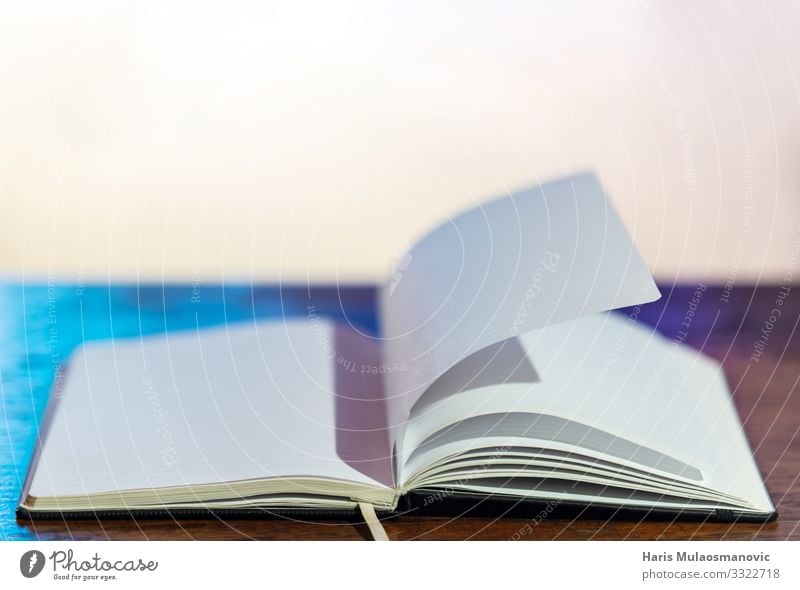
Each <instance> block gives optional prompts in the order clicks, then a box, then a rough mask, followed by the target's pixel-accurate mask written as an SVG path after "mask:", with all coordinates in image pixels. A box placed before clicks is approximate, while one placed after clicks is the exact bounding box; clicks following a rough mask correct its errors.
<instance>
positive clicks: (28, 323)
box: [0, 284, 800, 540]
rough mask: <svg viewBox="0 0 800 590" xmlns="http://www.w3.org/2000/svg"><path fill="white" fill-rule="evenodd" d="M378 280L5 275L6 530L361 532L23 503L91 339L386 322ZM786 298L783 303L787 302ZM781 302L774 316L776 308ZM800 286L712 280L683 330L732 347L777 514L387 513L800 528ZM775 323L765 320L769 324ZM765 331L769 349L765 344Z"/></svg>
mask: <svg viewBox="0 0 800 590" xmlns="http://www.w3.org/2000/svg"><path fill="white" fill-rule="evenodd" d="M695 289H696V286H695V285H684V286H680V287H676V288H670V287H669V286H662V291H663V292H664V297H663V298H662V299H661V300H660V301H659V302H657V303H655V304H651V305H650V306H647V307H646V308H645V309H644V310H643V311H642V313H641V315H640V317H641V319H642V320H644V321H646V322H648V323H650V324H652V325H654V326H657V328H658V329H659V330H660V331H662V332H663V333H664V334H666V335H667V336H669V337H675V336H676V335H677V333H678V330H679V329H680V326H681V323H682V322H683V321H684V318H685V316H686V314H687V310H688V309H689V306H688V302H689V300H690V299H691V297H692V293H693V292H694V291H695ZM373 295H374V294H373V292H372V290H371V289H370V288H366V287H365V288H352V289H347V290H346V291H337V290H336V289H330V288H327V289H326V288H321V289H314V290H313V291H312V292H309V291H308V290H307V289H305V288H302V287H301V288H291V289H282V290H281V289H277V288H275V287H269V286H263V287H254V288H251V287H249V286H225V287H221V286H211V287H210V286H206V285H203V286H194V287H192V286H147V287H136V286H124V285H119V286H113V287H102V286H98V287H80V286H75V285H61V284H59V285H51V286H50V287H48V286H47V285H27V286H25V287H22V286H18V285H5V286H0V309H1V310H2V316H1V317H0V395H1V396H2V402H3V403H2V408H1V410H0V411H2V413H0V539H35V538H39V539H184V540H188V539H363V538H365V537H366V536H367V533H366V528H365V527H364V526H363V525H360V524H358V523H354V522H322V523H307V522H296V521H288V520H228V521H220V520H213V519H211V520H193V521H179V522H178V521H172V520H160V521H159V520H140V521H104V522H97V521H72V522H37V523H33V522H28V521H17V520H16V519H15V516H14V509H15V508H16V504H17V500H18V496H19V489H20V484H21V482H22V480H23V478H24V477H25V473H26V470H27V466H28V460H29V457H30V452H31V449H32V445H33V441H34V437H35V433H36V424H37V420H38V418H40V417H41V415H42V410H43V408H44V404H45V402H46V400H47V397H48V393H49V387H50V382H51V380H52V377H53V370H54V369H53V367H54V364H56V363H57V362H58V361H59V360H60V359H63V358H65V357H66V355H67V354H68V353H69V352H70V351H71V350H72V349H73V348H74V347H75V346H76V345H78V344H79V343H80V342H81V340H83V339H98V338H108V337H111V336H116V337H124V336H133V335H138V334H141V333H154V332H161V331H164V330H165V329H180V328H184V329H185V328H190V327H195V326H198V325H200V326H207V325H213V324H219V323H222V322H225V321H242V320H247V319H252V318H253V317H259V318H266V317H274V316H276V315H278V314H281V313H289V314H295V315H296V314H300V315H303V314H305V313H307V306H308V304H309V303H312V304H314V305H315V307H316V312H317V313H318V314H324V315H330V316H334V317H340V318H341V317H344V316H346V317H347V318H348V319H349V320H350V321H352V322H354V323H355V324H357V325H359V326H361V327H362V328H364V329H367V330H374V329H375V318H374V296H373ZM779 299H780V300H781V301H782V302H783V303H782V305H780V304H777V303H776V302H777V301H778V300H779ZM777 307H780V310H781V316H780V317H779V318H777V321H776V322H775V323H774V325H773V326H771V327H770V325H769V324H765V322H769V321H770V316H771V315H772V310H773V309H774V308H777ZM798 321H800V296H799V295H797V294H796V293H794V292H790V293H788V294H787V292H786V290H785V289H784V290H783V291H782V290H781V288H780V286H774V287H759V288H752V287H736V288H735V289H734V290H733V291H732V292H731V293H730V296H729V297H726V295H725V291H724V290H723V289H721V288H716V287H714V288H712V287H709V288H708V289H707V290H706V291H705V292H704V293H703V296H702V300H701V303H700V305H699V307H698V308H697V310H696V312H695V315H694V316H693V318H692V321H691V327H690V329H689V334H688V336H687V337H686V341H687V342H688V343H689V344H691V345H693V346H695V347H697V348H702V349H703V350H704V351H705V352H706V353H707V354H709V355H711V356H713V357H715V358H717V359H719V360H721V361H722V362H723V365H724V367H725V371H726V374H727V376H728V380H729V382H730V384H731V387H732V389H733V390H734V398H735V402H736V407H737V408H738V410H739V415H740V416H741V418H742V420H743V422H744V423H745V428H746V430H747V434H748V436H749V439H750V442H751V445H752V446H753V448H754V449H755V454H756V459H757V461H758V464H759V467H760V468H761V472H762V473H763V474H764V475H765V477H766V481H767V486H768V487H769V490H770V493H771V494H772V497H773V499H774V500H775V503H776V504H777V506H778V510H779V512H780V517H779V519H778V520H777V521H774V522H771V523H767V524H762V525H752V524H705V523H698V522H670V521H649V522H631V521H621V520H612V521H593V520H583V519H580V518H577V519H576V518H560V517H559V514H558V513H557V512H556V513H555V514H554V515H552V516H550V517H549V518H547V519H546V520H544V521H542V522H541V523H539V524H536V523H533V522H531V521H527V520H520V519H489V518H475V517H466V516H465V517H459V518H455V519H451V518H421V517H413V516H405V517H402V518H399V519H395V520H389V521H387V522H385V527H386V530H387V532H388V534H389V537H390V538H391V539H395V540H400V539H523V540H532V539H675V540H677V539H737V540H750V539H800V444H799V443H800V440H799V437H798V431H800V390H799V389H798V381H799V380H800V336H797V328H798ZM762 329H763V330H765V331H762ZM759 342H760V343H761V344H763V354H761V355H760V356H758V355H756V356H757V358H758V360H753V356H754V354H756V352H757V350H758V349H759V348H760V347H761V344H757V343H759Z"/></svg>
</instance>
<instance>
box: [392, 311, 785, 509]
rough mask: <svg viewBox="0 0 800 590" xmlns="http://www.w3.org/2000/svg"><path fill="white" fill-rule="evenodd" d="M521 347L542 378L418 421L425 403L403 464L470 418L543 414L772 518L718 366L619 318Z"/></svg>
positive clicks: (476, 393) (581, 323)
mask: <svg viewBox="0 0 800 590" xmlns="http://www.w3.org/2000/svg"><path fill="white" fill-rule="evenodd" d="M519 343H520V345H521V347H522V348H523V349H524V350H525V351H526V352H527V354H528V358H529V359H530V360H531V361H532V363H533V364H534V366H535V367H536V379H530V380H529V381H528V382H527V383H526V382H512V381H511V380H509V381H508V382H506V383H502V382H500V383H495V384H493V385H488V386H478V387H477V388H473V389H469V390H465V391H460V392H459V393H456V394H455V395H452V396H450V397H446V398H442V399H438V400H435V401H433V403H432V404H430V405H426V407H425V408H424V409H422V411H420V412H419V413H418V408H422V407H423V405H424V404H422V403H421V404H420V405H419V406H418V408H415V410H414V415H415V417H414V418H413V419H412V421H411V422H410V423H409V426H408V430H407V432H406V437H405V443H406V445H407V448H406V451H405V455H406V456H408V455H410V454H411V452H413V450H414V449H413V447H415V446H416V445H417V444H419V443H420V442H422V441H423V440H424V439H425V438H427V437H428V436H430V435H431V434H433V433H435V432H437V431H439V430H440V429H442V428H446V427H447V426H448V425H451V424H453V423H455V422H458V421H462V420H465V419H467V418H469V417H471V416H480V415H492V416H494V417H495V421H496V422H499V421H500V420H501V419H502V418H503V417H504V416H506V415H508V414H509V413H523V412H524V413H530V414H531V415H533V414H545V415H550V416H557V417H559V418H562V419H565V420H571V421H576V422H579V423H581V424H584V425H587V426H590V427H592V428H597V429H601V430H603V431H605V432H608V433H611V434H613V435H615V436H618V437H622V438H624V439H626V440H629V441H631V442H633V443H635V444H637V445H642V446H643V447H646V448H649V449H653V450H654V451H656V452H658V453H661V454H663V455H666V456H668V457H671V458H674V459H675V460H677V461H679V462H681V463H684V464H686V465H690V466H692V467H693V468H696V469H698V470H699V471H700V473H701V474H702V483H703V485H705V486H708V487H711V488H714V489H715V490H719V491H722V492H726V493H729V494H732V495H736V496H738V497H741V498H745V499H748V500H751V501H752V502H753V503H755V504H757V505H758V506H759V507H760V508H761V509H762V510H763V511H765V512H767V511H770V510H772V504H771V502H770V499H769V496H768V495H767V493H766V491H765V489H764V485H763V483H762V480H761V476H760V475H759V472H758V468H757V467H756V465H755V462H754V461H753V456H752V451H751V450H750V447H749V445H748V442H747V439H746V438H745V435H744V431H743V430H742V426H741V423H740V422H739V418H738V416H737V414H736V410H735V409H734V407H733V404H732V401H731V396H730V392H729V389H728V385H727V382H726V380H725V375H724V374H723V372H722V368H721V367H720V366H719V365H718V364H717V363H716V362H715V361H714V360H712V359H710V358H708V357H706V356H705V355H703V354H701V353H700V352H698V351H697V350H695V349H693V348H691V347H690V346H688V345H684V344H680V343H678V342H676V341H670V340H668V339H667V338H665V337H664V336H662V335H661V334H659V333H658V332H656V331H655V330H654V329H653V328H651V327H649V326H646V325H639V324H637V323H636V322H634V321H633V320H631V319H630V318H628V317H626V316H623V315H621V314H618V313H607V314H595V315H589V316H585V317H581V318H579V319H576V320H573V321H570V322H563V323H560V324H558V325H554V326H548V327H546V328H542V329H540V330H537V331H534V332H530V333H528V334H525V335H524V336H521V337H520V338H519ZM426 396H427V394H426ZM423 400H426V398H423ZM531 422H533V420H531ZM490 423H491V422H490ZM487 430H488V429H487ZM521 430H522V431H524V428H523V429H521ZM534 433H535V430H533V429H532V430H531V431H530V434H531V436H532V435H533V434H534ZM487 434H488V432H487ZM442 452H444V451H442ZM668 475H670V476H674V474H672V473H668Z"/></svg>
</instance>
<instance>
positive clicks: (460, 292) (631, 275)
mask: <svg viewBox="0 0 800 590" xmlns="http://www.w3.org/2000/svg"><path fill="white" fill-rule="evenodd" d="M404 267H405V268H404V269H403V271H402V272H398V273H395V276H394V277H393V278H392V281H391V282H390V283H389V284H387V285H386V286H385V287H384V288H383V289H382V292H381V294H380V314H381V322H382V337H383V345H384V358H385V359H386V361H387V362H390V363H395V362H396V363H402V366H404V367H407V370H404V371H394V372H390V373H387V375H386V396H387V411H388V415H389V416H388V417H389V425H390V426H391V427H392V429H393V434H392V436H393V439H394V440H395V441H396V440H397V438H398V437H402V433H403V428H402V427H403V425H404V424H405V422H406V421H407V419H408V416H409V414H410V411H411V408H412V406H413V405H414V403H415V402H416V401H417V400H418V399H419V398H420V397H421V395H422V394H423V392H424V391H425V390H426V388H427V387H428V386H429V385H431V383H433V381H434V380H435V379H436V378H437V377H439V376H440V375H442V374H443V373H444V372H445V371H447V370H449V369H450V368H451V367H453V366H454V365H455V364H456V363H458V362H459V361H461V360H462V359H465V358H466V357H468V356H470V355H471V354H473V353H475V352H477V351H480V350H481V349H483V348H485V347H487V346H490V345H492V344H496V343H498V342H501V341H503V340H507V339H509V338H512V337H515V336H517V335H518V334H521V333H524V332H528V331H530V330H534V329H538V328H542V327H544V326H547V325H549V324H554V323H557V322H563V321H566V320H570V319H574V318H577V317H579V316H581V315H584V314H589V313H596V312H601V311H607V310H610V309H615V308H618V307H625V306H628V305H635V304H640V303H645V302H649V301H653V300H655V299H657V298H658V297H659V296H660V294H659V292H658V289H657V288H656V286H655V283H654V282H653V279H652V277H651V276H650V273H649V271H648V270H647V268H646V267H645V265H644V262H643V261H642V259H641V257H640V255H639V253H638V252H637V250H636V248H635V246H634V245H633V243H632V241H631V239H630V236H629V235H628V232H627V231H626V230H625V227H624V226H623V224H622V222H621V221H620V219H619V217H618V216H617V214H616V212H615V211H614V209H613V207H612V206H611V204H610V203H609V201H608V199H607V198H606V195H605V194H604V192H603V189H602V188H601V187H600V185H599V183H598V182H597V180H596V179H595V178H594V176H592V175H591V174H581V175H578V176H574V177H571V178H566V179H563V180H558V181H555V182H551V183H548V184H544V185H541V186H538V187H536V188H533V189H530V190H527V191H524V192H520V193H517V194H513V195H510V196H507V197H503V198H499V199H496V200H494V201H490V202H488V203H486V204H484V205H482V206H480V207H477V208H475V209H472V210H470V211H467V212H465V213H463V214H461V215H458V216H456V217H454V218H452V219H450V220H448V221H447V222H445V223H443V224H441V225H440V226H439V227H437V228H436V229H434V230H433V231H431V232H430V233H429V234H427V235H426V236H425V237H424V238H422V239H421V240H419V241H418V242H417V243H416V244H415V245H414V246H413V247H412V248H411V249H410V251H409V252H408V254H407V255H406V256H405V257H404ZM533 361H534V365H535V359H533ZM396 446H399V445H396Z"/></svg>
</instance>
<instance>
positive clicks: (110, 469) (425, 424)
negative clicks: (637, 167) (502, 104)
mask: <svg viewBox="0 0 800 590" xmlns="http://www.w3.org/2000/svg"><path fill="white" fill-rule="evenodd" d="M658 296H659V293H658V290H657V289H656V287H655V285H654V284H653V281H652V278H651V277H650V274H649V273H648V271H647V269H646V268H645V266H644V264H643V263H642V261H641V259H640V257H639V255H638V253H637V252H636V250H635V248H634V247H633V245H632V243H631V241H630V238H629V237H628V234H627V233H626V231H625V229H624V227H623V226H622V224H621V222H620V221H619V219H618V218H617V216H616V214H615V213H614V211H613V209H612V208H611V206H610V205H609V203H608V201H607V199H606V197H605V195H604V193H603V191H602V189H601V188H600V186H599V185H598V184H597V182H596V180H595V179H594V178H593V177H592V176H591V175H580V176H576V177H572V178H568V179H564V180H560V181H557V182H553V183H550V184H546V185H542V186H540V187H537V188H535V189H532V190H530V191H526V192H523V193H519V194H515V195H513V196H509V197H505V198H501V199H498V200H494V201H491V202H489V203H487V204H485V205H483V206H481V207H479V208H476V209H473V210H470V211H468V212H466V213H464V214H462V215H460V216H458V217H455V218H453V219H450V220H449V221H448V222H446V223H444V224H443V225H441V226H440V227H438V228H436V229H435V230H433V231H432V232H431V233H429V234H428V235H427V236H425V237H424V238H423V239H421V240H420V241H419V242H417V243H416V244H415V245H414V246H413V247H412V248H411V250H410V251H409V253H408V254H407V255H406V257H404V258H403V259H402V260H401V261H400V263H399V264H398V265H397V267H396V268H395V270H394V272H393V273H392V275H391V278H390V279H389V280H387V283H386V284H385V285H384V286H382V287H381V292H380V306H379V314H380V318H379V319H380V323H381V337H380V338H371V337H369V336H367V335H365V334H361V333H360V332H359V331H358V330H357V329H355V328H354V327H352V326H348V325H344V324H338V323H333V322H330V321H328V320H325V319H322V318H319V317H317V316H316V315H315V314H314V313H313V310H310V311H309V314H308V316H307V317H300V318H286V319H283V320H280V321H275V322H270V323H256V324H252V323H251V324H243V325H242V324H240V325H228V326H223V327H218V328H213V329H208V330H202V331H196V332H191V331H190V332H182V333H175V332H170V333H168V334H166V335H163V336H158V337H153V336H150V337H144V338H138V339H129V340H115V341H113V342H109V343H87V344H86V345H85V346H83V347H82V348H81V349H80V350H79V351H77V352H76V353H75V354H74V355H73V356H72V357H71V359H70V361H69V363H68V365H67V367H66V378H65V379H64V381H63V385H62V386H61V387H60V388H59V389H58V390H56V391H55V392H54V394H53V396H52V400H51V403H50V404H49V407H48V415H47V418H46V420H45V421H44V423H43V427H42V429H41V433H40V440H39V444H38V447H37V450H36V453H35V456H34V460H33V461H32V464H31V468H30V470H29V474H28V478H27V481H26V484H25V489H24V490H23V496H22V498H21V501H20V507H19V512H20V514H21V515H26V516H30V517H59V518H61V517H79V516H82V515H87V514H91V515H96V514H99V515H101V516H102V515H116V514H123V513H125V514H127V513H130V512H134V513H139V514H142V515H158V514H164V513H167V512H168V513H170V514H173V515H181V514H186V515H193V514H200V513H204V512H208V511H212V512H226V511H228V512H230V513H237V514H244V513H247V514H250V513H260V512H264V511H268V512H283V513H292V514H299V513H305V514H307V513H315V514H320V515H321V514H341V513H342V512H344V511H353V510H354V509H355V507H356V505H357V504H358V503H362V504H364V503H366V504H369V505H372V506H374V507H375V509H377V510H379V511H395V512H398V513H399V512H402V511H404V510H408V509H411V508H414V507H425V509H426V510H428V511H430V510H431V509H433V510H434V511H435V510H436V509H437V507H439V508H442V509H445V508H446V507H447V505H448V504H449V503H451V502H454V501H456V500H465V499H466V500H468V501H474V502H495V501H497V502H501V503H504V504H503V505H508V504H512V505H513V504H523V505H528V504H529V505H531V506H536V505H540V504H541V503H543V502H553V501H557V502H560V503H565V504H571V505H578V506H590V507H600V508H606V509H610V510H617V509H626V510H639V511H656V512H659V513H663V512H664V511H668V512H674V513H676V514H693V515H701V516H708V517H712V518H714V517H716V518H720V519H724V520H731V519H736V518H740V519H753V520H757V519H760V520H764V519H767V518H770V517H772V516H773V515H774V514H775V509H774V506H773V504H772V502H771V500H770V498H769V495H768V494H767V492H766V490H765V487H764V484H763V483H762V480H761V477H760V475H759V472H758V469H757V467H756V465H755V463H754V461H753V458H752V453H751V451H750V448H749V446H748V443H747V440H746V438H745V436H744V433H743V431H742V428H741V425H740V423H739V420H738V417H737V415H736V412H735V410H734V408H733V406H732V403H731V399H730V395H729V391H728V387H727V385H726V382H725V378H724V375H723V373H722V371H721V369H720V367H719V366H718V365H717V364H716V363H715V362H713V361H711V360H710V359H707V358H705V357H704V356H702V355H700V354H699V353H697V352H696V351H694V350H692V349H690V348H685V347H683V346H679V345H677V344H676V343H675V342H672V341H668V340H665V339H664V338H663V337H661V336H659V335H658V334H656V333H653V331H652V330H651V329H647V328H643V327H640V326H637V325H636V323H635V322H634V321H633V320H632V319H631V318H630V317H628V316H625V315H621V314H618V313H609V310H612V309H615V308H619V307H626V306H631V305H638V304H643V303H645V302H648V301H652V300H654V299H656V298H657V297H658ZM667 361H668V362H667Z"/></svg>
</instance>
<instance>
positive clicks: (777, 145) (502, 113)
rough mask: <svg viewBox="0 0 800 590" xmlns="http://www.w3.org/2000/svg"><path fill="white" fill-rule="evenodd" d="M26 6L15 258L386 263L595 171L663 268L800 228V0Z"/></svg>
mask: <svg viewBox="0 0 800 590" xmlns="http://www.w3.org/2000/svg"><path fill="white" fill-rule="evenodd" d="M557 4H558V5H557V6H556V4H555V3H548V2H491V3H489V2H459V1H456V0H441V1H438V2H413V1H409V0H404V1H403V2H396V3H395V2H388V3H386V2H385V3H372V2H335V3H334V2H328V3H309V2H242V1H233V2H225V3H219V2H209V1H206V0H200V1H197V0H195V1H192V2H189V1H188V0H184V1H180V2H170V3H165V2H136V3H133V2H125V3H118V2H109V1H105V0H91V1H76V2H69V3H66V2H56V1H53V0H50V1H43V2H37V3H20V2H5V1H3V2H2V3H0V5H1V6H2V14H3V16H2V18H0V275H2V276H5V277H12V278H15V279H16V278H20V277H21V278H22V279H24V280H25V281H35V280H39V279H44V278H48V277H54V276H58V277H59V278H66V279H69V280H76V281H78V282H81V281H87V282H88V281H105V280H109V279H111V280H124V281H131V280H136V281H143V282H147V281H154V282H158V281H162V280H169V281H179V282H180V281H187V282H188V281H191V282H218V281H223V280H224V281H238V280H245V281H250V280H254V281H265V282H272V281H277V280H282V281H287V282H305V281H313V282H316V281H319V282H330V281H339V282H345V283H347V282H353V283H359V282H365V281H367V282H368V281H376V280H381V279H385V278H386V277H387V276H388V273H389V269H390V265H391V261H392V260H393V259H394V258H396V257H397V256H398V255H399V254H400V253H401V252H402V250H403V249H404V248H405V247H406V246H407V245H409V243H410V242H412V241H413V240H414V239H415V238H416V237H419V236H420V234H421V233H423V232H424V231H426V230H427V229H429V228H431V227H432V226H433V225H436V224H437V223H439V222H441V221H442V220H444V219H446V217H447V216H448V215H452V214H454V213H457V212H459V211H461V210H462V209H464V208H466V207H470V206H473V205H475V204H477V203H480V202H482V201H485V200H487V199H490V198H492V197H495V196H498V195H501V194H505V193H508V192H509V191H513V190H515V189H519V188H524V187H527V186H530V185H534V184H537V183H539V182H542V181H545V180H549V179H551V178H553V177H556V176H559V175H563V174H567V173H569V172H573V171H576V170H585V169H590V170H593V171H595V172H596V173H597V175H598V176H599V178H600V180H601V182H602V183H603V184H604V186H605V187H606V189H607V191H608V192H609V193H610V195H611V198H612V200H613V202H614V204H615V206H616V207H617V208H618V210H619V211H620V213H621V216H622V218H623V219H624V221H625V223H626V225H627V227H628V229H629V230H630V232H631V233H632V234H633V236H634V240H635V242H636V244H637V245H638V247H639V249H640V250H641V252H642V254H643V256H644V258H645V260H646V262H647V263H648V265H649V266H650V268H651V269H652V270H653V272H654V274H655V275H656V278H657V279H658V280H660V281H662V282H667V281H697V280H704V281H710V282H717V283H729V284H732V283H734V282H736V283H739V282H751V283H752V282H776V283H777V282H782V281H784V279H785V277H786V274H787V272H788V273H791V272H792V271H793V270H794V266H795V264H796V262H797V257H798V250H799V249H800V75H799V73H800V4H798V3H797V2H796V1H795V2H793V1H789V0H777V1H775V2H769V3H761V2H743V1H741V0H717V1H712V2H703V3H690V2H672V1H667V0H648V1H643V0H631V1H627V2H621V1H612V2H603V3H598V4H596V5H595V4H590V3H588V2H559V3H557Z"/></svg>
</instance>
